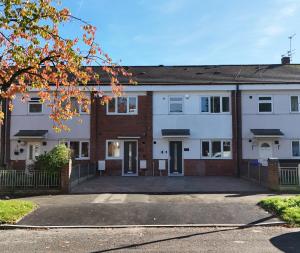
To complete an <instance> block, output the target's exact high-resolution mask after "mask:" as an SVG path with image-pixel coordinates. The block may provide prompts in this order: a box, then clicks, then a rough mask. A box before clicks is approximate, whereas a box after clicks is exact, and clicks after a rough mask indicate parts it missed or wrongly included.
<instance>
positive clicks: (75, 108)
mask: <svg viewBox="0 0 300 253" xmlns="http://www.w3.org/2000/svg"><path fill="white" fill-rule="evenodd" d="M71 110H72V111H73V112H74V111H75V112H79V104H78V102H77V99H76V98H74V97H72V98H71Z"/></svg>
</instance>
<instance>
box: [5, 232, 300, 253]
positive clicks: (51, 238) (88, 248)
mask: <svg viewBox="0 0 300 253" xmlns="http://www.w3.org/2000/svg"><path fill="white" fill-rule="evenodd" d="M0 247H1V252H3V253H6V252H9V253H11V252H24V253H27V252H30V253H31V252H79V253H80V252H141V253H142V252H143V253H144V252H222V253H223V252H225V253H227V252H228V253H229V252H230V253H235V252H237V253H239V252H243V253H248V252H249V253H250V252H251V253H256V252H269V253H273V252H288V253H294V252H295V253H296V252H299V249H300V229H299V228H286V227H255V228H244V229H237V228H235V227H232V228H124V229H60V230H58V229H53V230H52V229H51V230H18V229H17V230H3V231H1V232H0Z"/></svg>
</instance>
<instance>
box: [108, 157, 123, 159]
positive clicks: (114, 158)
mask: <svg viewBox="0 0 300 253" xmlns="http://www.w3.org/2000/svg"><path fill="white" fill-rule="evenodd" d="M105 160H123V159H122V158H121V157H105Z"/></svg>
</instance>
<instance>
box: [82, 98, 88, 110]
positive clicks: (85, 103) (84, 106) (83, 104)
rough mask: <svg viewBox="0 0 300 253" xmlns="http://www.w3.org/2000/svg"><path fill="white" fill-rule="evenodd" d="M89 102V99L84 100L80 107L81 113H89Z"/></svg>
mask: <svg viewBox="0 0 300 253" xmlns="http://www.w3.org/2000/svg"><path fill="white" fill-rule="evenodd" d="M88 107H89V101H88V100H87V99H82V104H81V105H80V111H81V112H83V113H86V112H88Z"/></svg>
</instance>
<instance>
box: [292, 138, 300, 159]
mask: <svg viewBox="0 0 300 253" xmlns="http://www.w3.org/2000/svg"><path fill="white" fill-rule="evenodd" d="M293 142H298V146H299V149H300V140H297V139H295V140H291V157H292V158H299V157H300V156H294V155H293Z"/></svg>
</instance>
